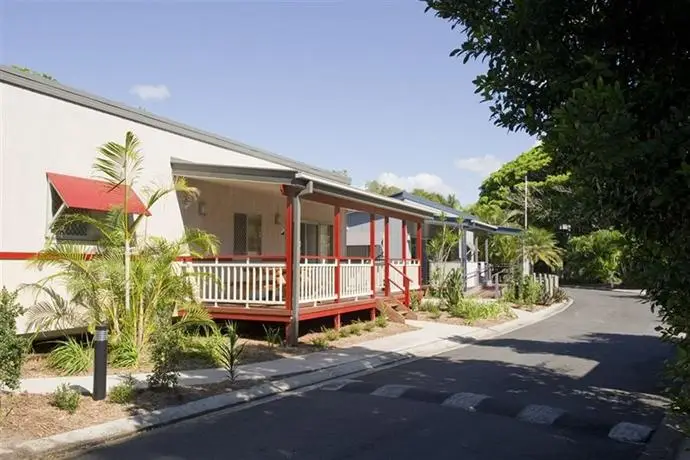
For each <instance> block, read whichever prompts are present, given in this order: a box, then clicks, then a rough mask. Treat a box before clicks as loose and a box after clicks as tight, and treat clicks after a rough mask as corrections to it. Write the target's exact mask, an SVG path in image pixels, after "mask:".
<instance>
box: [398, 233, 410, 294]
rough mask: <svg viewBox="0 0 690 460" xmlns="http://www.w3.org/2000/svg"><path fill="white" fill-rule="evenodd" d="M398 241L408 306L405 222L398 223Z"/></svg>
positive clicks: (408, 285)
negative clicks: (400, 248) (400, 245)
mask: <svg viewBox="0 0 690 460" xmlns="http://www.w3.org/2000/svg"><path fill="white" fill-rule="evenodd" d="M400 241H401V243H402V260H403V266H402V272H403V282H404V285H405V292H404V294H405V305H407V306H409V305H410V284H409V283H408V279H407V221H405V220H401V221H400Z"/></svg>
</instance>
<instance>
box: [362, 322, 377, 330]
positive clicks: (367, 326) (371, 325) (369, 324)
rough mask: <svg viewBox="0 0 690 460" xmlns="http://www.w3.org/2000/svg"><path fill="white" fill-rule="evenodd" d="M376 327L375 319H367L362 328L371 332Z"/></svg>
mask: <svg viewBox="0 0 690 460" xmlns="http://www.w3.org/2000/svg"><path fill="white" fill-rule="evenodd" d="M375 328H376V323H374V322H373V321H367V322H365V323H362V329H364V331H366V332H371V331H373V330H374V329H375Z"/></svg>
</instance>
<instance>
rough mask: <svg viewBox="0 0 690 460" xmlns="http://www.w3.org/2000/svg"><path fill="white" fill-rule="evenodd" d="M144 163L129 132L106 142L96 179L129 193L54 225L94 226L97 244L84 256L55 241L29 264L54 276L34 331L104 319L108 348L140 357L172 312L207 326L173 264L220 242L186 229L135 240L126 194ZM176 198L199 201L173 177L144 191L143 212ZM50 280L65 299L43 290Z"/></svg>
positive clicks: (33, 313) (33, 319)
mask: <svg viewBox="0 0 690 460" xmlns="http://www.w3.org/2000/svg"><path fill="white" fill-rule="evenodd" d="M142 165H143V156H142V154H141V151H140V150H139V140H138V139H137V138H136V136H135V135H134V134H133V133H132V132H127V133H126V135H125V143H124V144H123V145H121V144H117V143H114V142H109V143H107V144H105V145H103V146H102V147H101V148H100V149H99V155H98V156H97V158H96V161H95V163H94V171H95V173H96V175H97V176H98V177H99V178H102V179H104V180H106V181H107V182H108V183H109V184H111V186H113V187H120V186H124V187H126V190H127V192H128V193H125V194H124V195H125V198H124V202H123V205H122V206H121V207H118V208H115V209H112V210H111V211H110V212H108V213H107V215H106V216H105V217H102V218H101V217H93V216H88V215H84V214H69V215H66V216H64V217H62V218H61V219H60V220H59V221H58V222H56V224H55V225H56V226H57V227H60V226H68V225H72V224H74V223H82V224H87V225H93V226H94V227H96V228H97V229H98V230H99V234H100V238H99V241H98V242H97V244H96V250H95V252H94V253H92V254H86V253H85V252H84V250H83V249H84V248H83V247H82V246H79V245H74V244H71V243H68V242H65V241H61V240H57V239H54V238H53V239H51V240H50V241H48V243H47V244H46V247H45V248H44V249H43V250H42V251H41V252H40V253H39V254H38V256H37V257H36V259H35V260H34V261H33V263H34V264H36V265H38V266H39V267H42V266H51V267H54V268H56V269H57V270H56V272H55V274H54V275H51V276H49V277H47V278H45V279H44V280H42V281H41V282H40V283H39V285H38V288H39V289H41V290H42V291H43V292H44V293H47V294H48V300H47V301H43V302H38V303H37V304H36V305H35V306H34V307H33V308H32V309H30V311H29V316H30V323H31V324H32V325H33V326H34V327H37V328H39V329H40V328H53V327H55V326H60V325H62V324H63V323H64V322H65V321H67V320H69V321H70V323H74V322H75V321H77V322H80V323H81V324H80V325H81V326H84V325H86V326H88V327H89V328H90V329H93V327H94V326H95V325H96V324H98V323H100V322H103V321H106V322H107V323H108V324H109V325H110V327H111V330H112V342H113V343H120V342H122V343H124V342H127V343H131V344H132V345H133V347H134V348H135V351H136V353H137V354H139V353H140V352H141V351H142V350H143V349H144V348H145V347H146V345H147V344H148V341H149V337H150V334H151V333H152V332H153V330H154V328H155V327H156V326H155V325H156V324H157V323H158V322H159V321H160V320H161V319H164V320H165V321H171V319H172V316H173V313H174V312H175V311H176V310H177V311H179V310H184V311H185V312H186V314H185V316H184V318H183V319H182V323H183V324H184V323H190V322H194V323H210V317H209V316H208V313H207V312H206V311H205V310H204V309H203V308H201V306H200V305H199V304H198V302H197V301H196V299H195V296H194V292H193V279H192V276H194V275H193V274H192V273H191V272H187V271H184V270H182V269H181V268H180V266H179V264H178V262H177V261H178V260H179V258H180V257H182V256H190V255H191V256H200V255H207V254H215V253H216V251H217V248H218V241H217V239H216V238H215V237H214V236H213V235H210V234H208V233H206V232H202V231H198V230H188V231H186V233H185V235H183V236H182V237H181V238H179V239H178V240H175V241H167V240H164V239H161V238H155V237H149V238H147V237H145V236H144V237H143V238H139V239H136V240H135V239H134V235H135V233H136V229H137V227H138V226H139V225H140V224H141V222H143V219H145V217H146V216H145V215H144V214H142V215H139V216H137V217H136V218H134V219H130V216H129V214H128V213H127V212H125V210H128V209H129V206H128V205H129V199H130V197H129V193H131V191H132V190H134V187H135V186H136V185H137V184H138V182H139V180H140V178H141V176H142V172H143V168H142ZM173 192H181V193H183V194H186V195H190V196H192V197H196V196H197V195H198V191H197V190H196V189H193V188H191V187H188V186H187V184H186V182H185V181H184V180H182V179H176V180H174V181H173V183H172V184H171V185H170V186H168V187H162V188H149V189H147V191H146V192H145V195H144V197H145V203H146V209H147V210H149V209H151V207H153V206H154V205H155V204H156V203H157V202H158V201H159V200H160V199H162V198H163V197H165V196H166V195H168V194H170V193H173ZM132 247H134V253H133V252H132V250H131V249H132ZM123 262H124V263H123ZM53 281H55V282H61V283H62V284H63V285H64V286H65V288H66V290H67V292H68V293H69V295H70V299H69V300H67V301H65V300H64V299H63V300H60V298H59V296H57V295H55V291H53V290H52V288H49V287H48V283H49V282H53ZM34 287H35V286H34ZM77 318H78V320H77ZM75 326H76V325H73V326H72V327H75Z"/></svg>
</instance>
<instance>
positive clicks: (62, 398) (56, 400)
mask: <svg viewBox="0 0 690 460" xmlns="http://www.w3.org/2000/svg"><path fill="white" fill-rule="evenodd" d="M80 402H81V395H80V394H79V392H78V391H77V390H75V389H73V388H70V387H69V385H68V384H67V383H63V384H62V385H60V386H59V387H57V389H56V390H55V392H53V400H52V401H51V404H52V405H53V406H55V407H57V408H58V409H61V410H64V411H67V412H69V413H70V414H74V413H75V412H76V411H77V409H78V408H79V403H80Z"/></svg>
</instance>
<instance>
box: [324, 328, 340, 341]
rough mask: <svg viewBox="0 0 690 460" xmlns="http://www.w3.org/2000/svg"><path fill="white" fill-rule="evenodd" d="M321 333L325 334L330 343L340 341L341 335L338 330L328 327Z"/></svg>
mask: <svg viewBox="0 0 690 460" xmlns="http://www.w3.org/2000/svg"><path fill="white" fill-rule="evenodd" d="M321 333H322V334H323V336H324V338H325V339H326V340H328V341H329V342H333V341H335V340H338V338H340V334H339V333H338V331H337V330H336V329H328V328H326V327H322V328H321Z"/></svg>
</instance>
